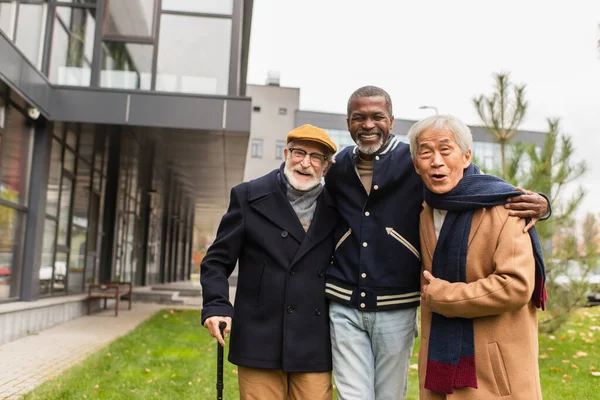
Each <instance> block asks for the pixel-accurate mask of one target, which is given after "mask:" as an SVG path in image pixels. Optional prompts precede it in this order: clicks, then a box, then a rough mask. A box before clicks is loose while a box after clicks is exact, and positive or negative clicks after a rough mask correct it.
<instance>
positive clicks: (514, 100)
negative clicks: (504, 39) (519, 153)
mask: <svg viewBox="0 0 600 400" xmlns="http://www.w3.org/2000/svg"><path fill="white" fill-rule="evenodd" d="M494 81H495V86H494V92H493V93H492V94H490V95H489V96H484V95H483V94H482V95H479V96H476V97H474V98H473V99H472V101H473V105H474V106H475V109H476V110H477V114H479V118H481V121H482V122H483V124H484V127H485V128H486V129H487V130H488V131H489V132H490V133H491V134H492V135H494V137H495V138H496V140H497V141H498V143H500V151H501V162H502V170H501V171H502V174H501V176H502V178H503V179H505V180H508V179H507V178H508V174H507V171H506V145H507V143H508V142H509V140H510V139H511V138H512V137H513V136H514V135H515V134H516V133H517V130H518V129H519V125H520V124H521V122H522V121H523V118H524V117H525V113H526V111H527V102H526V101H525V85H515V84H513V83H511V82H510V74H509V73H507V72H506V73H495V74H494Z"/></svg>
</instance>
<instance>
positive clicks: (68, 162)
mask: <svg viewBox="0 0 600 400" xmlns="http://www.w3.org/2000/svg"><path fill="white" fill-rule="evenodd" d="M63 168H64V169H66V170H67V171H69V172H74V171H75V153H73V152H72V151H71V150H69V149H68V148H67V149H65V160H64V163H63Z"/></svg>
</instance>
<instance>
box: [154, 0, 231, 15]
mask: <svg viewBox="0 0 600 400" xmlns="http://www.w3.org/2000/svg"><path fill="white" fill-rule="evenodd" d="M162 9H163V10H164V11H189V12H197V13H206V14H227V15H231V13H232V11H233V0H163V1H162Z"/></svg>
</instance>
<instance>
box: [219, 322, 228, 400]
mask: <svg viewBox="0 0 600 400" xmlns="http://www.w3.org/2000/svg"><path fill="white" fill-rule="evenodd" d="M226 327H227V322H225V321H221V322H219V332H221V337H222V338H223V340H225V337H224V336H223V330H224V329H225V328H226ZM217 400H223V346H221V345H220V344H219V343H218V342H217Z"/></svg>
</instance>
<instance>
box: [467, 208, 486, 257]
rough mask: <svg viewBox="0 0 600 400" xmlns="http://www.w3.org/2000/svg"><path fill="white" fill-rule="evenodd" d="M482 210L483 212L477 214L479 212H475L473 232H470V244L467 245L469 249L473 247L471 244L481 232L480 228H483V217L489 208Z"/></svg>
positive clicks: (472, 222)
mask: <svg viewBox="0 0 600 400" xmlns="http://www.w3.org/2000/svg"><path fill="white" fill-rule="evenodd" d="M480 210H481V212H477V210H474V211H473V220H472V221H471V232H469V244H468V245H467V248H469V247H471V242H472V241H473V238H474V237H475V234H476V233H477V231H478V230H479V227H480V226H481V221H483V216H484V215H485V213H486V212H487V208H481V209H480Z"/></svg>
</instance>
